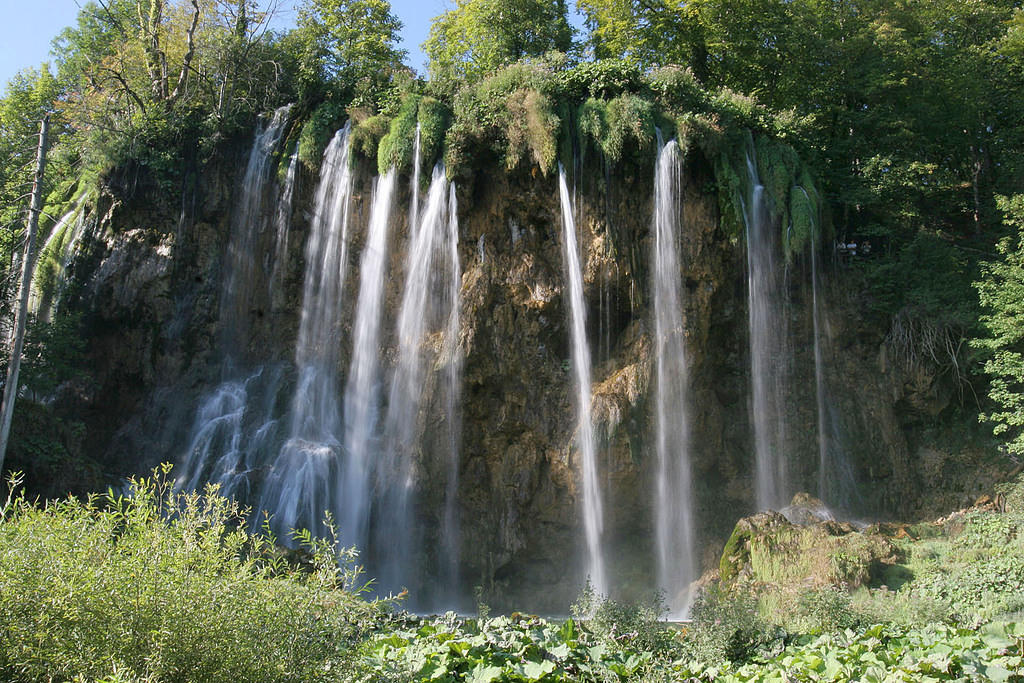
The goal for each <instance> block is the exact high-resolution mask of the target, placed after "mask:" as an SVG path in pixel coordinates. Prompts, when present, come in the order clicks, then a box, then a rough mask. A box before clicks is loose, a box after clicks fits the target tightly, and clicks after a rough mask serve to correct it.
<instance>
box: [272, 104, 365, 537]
mask: <svg viewBox="0 0 1024 683" xmlns="http://www.w3.org/2000/svg"><path fill="white" fill-rule="evenodd" d="M349 132H350V125H349V124H346V126H345V127H344V128H343V129H342V130H340V131H338V133H337V134H336V135H335V136H334V138H333V139H332V140H331V142H330V143H329V144H328V146H327V150H326V151H325V153H324V159H323V163H322V165H321V171H320V174H321V175H320V183H319V185H318V187H317V191H316V196H315V199H314V209H313V217H312V220H311V223H310V229H309V238H308V241H307V243H306V265H305V276H304V279H303V293H302V311H301V317H300V322H299V336H298V339H297V341H296V344H295V364H296V368H297V370H298V379H297V383H296V387H295V393H294V396H293V398H292V403H291V408H290V419H289V427H288V432H287V440H286V441H285V442H284V445H283V446H282V447H281V451H280V453H278V455H277V457H276V459H275V460H274V463H273V466H272V468H271V470H270V473H269V475H268V476H267V479H266V482H265V484H264V491H263V496H262V498H261V501H260V509H264V510H269V511H272V512H274V513H275V515H274V518H273V519H272V521H271V526H272V528H274V529H275V530H277V531H278V532H279V534H282V535H284V534H288V533H290V532H291V530H292V529H297V528H308V529H310V530H313V531H315V532H322V531H323V524H322V522H323V517H324V511H325V510H330V509H332V507H333V504H334V503H335V501H336V500H337V495H338V490H337V489H338V486H339V483H340V476H341V472H340V467H339V463H340V462H341V441H340V438H341V434H342V425H341V411H340V406H339V400H338V399H339V396H340V393H341V392H340V391H339V388H338V365H339V361H340V357H339V355H340V351H339V344H338V335H339V333H340V331H341V322H342V320H341V315H342V307H341V306H340V302H341V301H342V300H343V299H342V294H343V292H344V287H345V275H346V272H347V265H348V230H349V216H350V213H351V206H350V199H351V196H352V185H353V176H352V170H351V165H350V164H349ZM335 514H337V513H335ZM335 523H336V525H337V531H338V535H339V538H340V540H341V542H342V543H344V544H346V545H353V544H355V545H359V540H360V539H362V538H364V536H365V534H364V530H363V529H362V528H360V527H359V525H358V522H357V521H355V520H351V519H342V518H337V519H336V520H335Z"/></svg>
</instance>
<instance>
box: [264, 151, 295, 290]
mask: <svg viewBox="0 0 1024 683" xmlns="http://www.w3.org/2000/svg"><path fill="white" fill-rule="evenodd" d="M298 168H299V145H298V143H296V144H295V151H294V152H292V156H291V159H289V161H288V172H287V173H286V174H285V177H284V186H282V187H281V195H280V197H278V200H277V211H276V212H275V214H274V254H273V259H274V262H273V263H272V264H271V268H270V281H269V282H270V284H269V287H270V291H269V294H270V296H271V298H272V299H273V298H274V295H275V294H276V293H277V292H279V291H281V279H282V277H283V274H284V271H285V268H286V267H287V264H288V233H289V232H291V226H292V202H293V201H294V199H295V178H296V176H298Z"/></svg>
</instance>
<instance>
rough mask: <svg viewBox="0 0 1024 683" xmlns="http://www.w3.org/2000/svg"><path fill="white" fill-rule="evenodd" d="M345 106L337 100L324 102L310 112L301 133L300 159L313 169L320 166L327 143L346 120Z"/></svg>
mask: <svg viewBox="0 0 1024 683" xmlns="http://www.w3.org/2000/svg"><path fill="white" fill-rule="evenodd" d="M345 117H346V115H345V110H344V108H343V107H342V106H341V105H339V104H337V103H335V102H330V101H327V102H323V103H322V104H320V106H318V107H317V108H316V109H314V110H313V112H312V113H311V114H310V116H309V118H308V119H307V120H306V122H305V123H304V124H303V125H302V130H301V132H300V133H299V161H301V162H302V163H303V164H304V165H305V166H306V168H308V169H309V170H311V171H317V170H318V169H319V168H320V162H321V160H322V159H323V156H324V150H325V149H326V148H327V143H328V142H329V141H330V139H331V136H332V135H333V134H334V132H335V131H336V130H338V128H339V127H341V124H342V122H343V121H344V120H345Z"/></svg>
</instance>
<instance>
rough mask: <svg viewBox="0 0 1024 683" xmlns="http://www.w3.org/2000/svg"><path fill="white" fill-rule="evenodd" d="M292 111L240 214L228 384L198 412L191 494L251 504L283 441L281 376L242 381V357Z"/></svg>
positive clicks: (262, 158)
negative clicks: (253, 486)
mask: <svg viewBox="0 0 1024 683" xmlns="http://www.w3.org/2000/svg"><path fill="white" fill-rule="evenodd" d="M288 111H289V108H288V107H282V108H280V109H278V110H277V111H275V112H274V115H273V116H272V118H271V120H270V122H269V123H268V124H267V125H266V126H265V127H262V128H260V129H258V130H257V131H256V138H255V140H254V141H253V146H252V149H251V150H250V152H249V160H248V163H247V164H246V168H245V176H244V178H243V184H242V190H241V193H240V194H239V200H238V202H237V204H236V206H235V209H234V212H233V213H232V220H231V232H230V235H229V238H228V249H227V253H226V264H225V277H224V282H223V286H222V290H221V300H220V314H221V319H220V327H221V330H222V334H221V353H222V358H221V379H222V381H221V383H220V385H219V386H217V387H216V388H215V389H213V391H211V392H210V393H209V394H208V395H207V396H205V397H204V398H203V399H202V400H201V401H200V404H199V408H198V409H197V411H196V417H195V420H194V422H193V425H192V430H191V434H190V435H189V441H188V448H187V450H186V451H185V453H184V455H183V457H182V467H181V469H180V470H179V472H178V476H177V485H178V486H179V487H184V488H186V489H198V488H200V487H201V486H202V485H203V484H204V483H206V482H213V483H218V484H220V485H221V493H223V494H224V495H237V496H239V497H240V498H243V499H244V498H245V497H246V496H247V495H248V493H249V488H250V486H249V483H250V482H249V480H250V478H251V477H252V475H253V472H254V470H256V469H258V468H259V467H260V466H262V464H263V463H262V461H263V459H264V458H265V457H266V454H267V452H268V451H269V450H270V447H271V445H272V443H273V440H274V438H276V432H277V421H276V420H275V419H274V410H273V409H274V403H275V400H276V396H277V391H278V388H279V384H280V379H281V377H280V371H279V370H278V369H265V368H263V367H257V368H256V369H255V370H254V371H252V372H250V373H249V374H248V375H247V376H240V373H239V372H238V369H237V368H236V366H235V362H236V356H235V354H236V353H238V349H239V348H240V347H241V348H244V346H245V344H244V340H245V339H246V336H245V333H246V330H247V329H248V324H247V322H248V315H249V311H250V309H251V308H252V307H253V302H254V299H255V292H256V290H257V287H258V286H259V287H262V284H261V282H260V274H259V272H258V268H257V267H256V263H257V262H256V259H255V256H254V254H255V253H257V244H258V235H259V233H260V232H262V230H263V228H264V227H265V222H264V221H265V212H264V207H263V201H264V199H263V198H264V197H265V196H266V194H267V187H268V185H269V183H270V181H271V178H270V169H271V167H272V163H271V162H272V159H273V155H274V152H275V150H276V148H277V143H278V142H279V141H280V139H281V135H282V133H283V132H284V128H285V124H286V123H287V118H288ZM275 265H276V264H275Z"/></svg>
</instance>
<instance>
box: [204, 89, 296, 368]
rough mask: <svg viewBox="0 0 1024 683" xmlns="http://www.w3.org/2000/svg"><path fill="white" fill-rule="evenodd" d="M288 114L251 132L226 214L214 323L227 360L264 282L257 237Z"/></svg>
mask: <svg viewBox="0 0 1024 683" xmlns="http://www.w3.org/2000/svg"><path fill="white" fill-rule="evenodd" d="M290 110H291V105H286V106H284V107H281V108H279V109H278V110H276V111H275V112H274V115H273V117H272V118H271V120H270V122H269V123H268V124H267V126H266V128H264V129H263V130H262V131H261V132H259V133H257V135H256V140H255V142H254V144H253V146H252V149H251V150H250V152H249V161H248V163H247V164H246V167H245V177H244V179H243V181H242V192H241V197H240V201H239V203H238V205H237V206H236V208H235V210H234V212H233V213H232V215H231V235H230V238H229V239H228V251H227V256H226V259H225V275H224V289H223V294H222V296H221V299H220V319H219V322H220V330H221V336H222V339H221V343H222V348H223V349H224V351H225V353H226V356H227V357H228V358H230V357H232V356H233V354H234V353H236V352H237V350H238V349H240V348H241V349H244V348H245V347H246V345H247V341H248V330H249V312H250V311H251V310H252V308H253V302H254V300H255V298H256V288H257V287H262V285H263V282H265V280H264V279H263V277H262V276H261V274H260V273H259V272H258V270H259V263H260V262H259V259H258V254H260V253H261V250H260V249H259V243H258V239H259V238H258V236H259V234H260V233H262V232H263V229H264V227H265V223H266V217H267V214H268V212H267V211H265V210H264V206H263V201H264V197H266V196H267V195H268V193H267V192H266V187H267V184H268V182H269V181H270V175H271V174H270V171H271V169H272V168H273V163H272V162H273V158H274V152H275V150H276V149H277V144H278V142H280V140H281V135H282V134H283V133H284V129H285V125H286V124H287V123H288V112H289V111H290ZM231 365H232V364H231V363H230V362H226V363H225V364H224V369H225V375H226V376H225V377H224V379H225V380H230V379H232V378H231V377H230V375H231V374H233V368H232V367H231Z"/></svg>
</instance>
